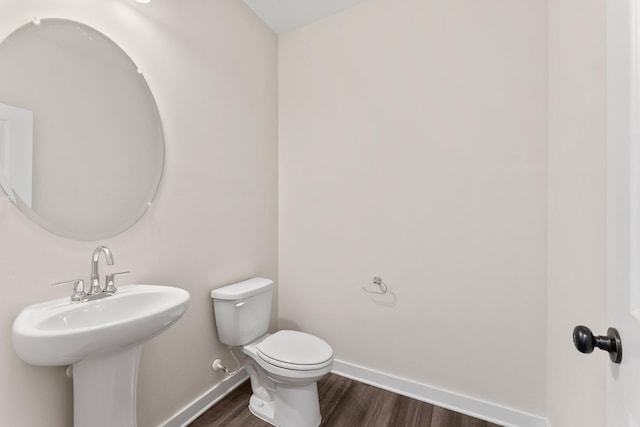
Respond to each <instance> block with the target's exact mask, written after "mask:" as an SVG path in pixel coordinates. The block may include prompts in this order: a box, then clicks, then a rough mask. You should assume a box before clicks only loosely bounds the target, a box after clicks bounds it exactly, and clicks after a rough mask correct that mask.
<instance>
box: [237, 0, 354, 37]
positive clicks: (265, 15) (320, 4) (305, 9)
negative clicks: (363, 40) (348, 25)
mask: <svg viewBox="0 0 640 427" xmlns="http://www.w3.org/2000/svg"><path fill="white" fill-rule="evenodd" d="M243 1H244V2H245V3H246V4H247V6H249V7H250V8H251V9H252V10H253V11H254V12H255V13H256V15H258V16H259V17H260V19H262V20H263V21H264V23H265V24H267V25H268V26H269V28H271V29H272V30H273V31H274V32H275V33H277V34H280V33H286V32H287V31H291V30H294V29H296V28H299V27H302V26H305V25H307V24H310V23H312V22H314V21H317V20H319V19H322V18H324V17H327V16H329V15H333V14H334V13H338V12H340V11H342V10H345V9H348V8H350V7H352V6H354V5H356V4H358V3H362V2H363V1H365V0H243Z"/></svg>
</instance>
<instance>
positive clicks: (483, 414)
mask: <svg viewBox="0 0 640 427" xmlns="http://www.w3.org/2000/svg"><path fill="white" fill-rule="evenodd" d="M331 372H333V373H334V374H336V375H340V376H343V377H347V378H351V379H353V380H355V381H359V382H362V383H365V384H369V385H372V386H375V387H378V388H381V389H384V390H388V391H392V392H394V393H397V394H401V395H403V396H407V397H411V398H413V399H417V400H420V401H423V402H427V403H431V404H433V405H437V406H440V407H443V408H447V409H451V410H452V411H456V412H460V413H462V414H465V415H469V416H472V417H475V418H479V419H481V420H485V421H489V422H492V423H495V424H500V425H503V426H505V427H549V425H548V422H547V420H546V419H545V418H542V417H539V416H537V415H532V414H528V413H525V412H521V411H517V410H514V409H510V408H506V407H504V406H500V405H495V404H493V403H488V402H484V401H481V400H478V399H473V398H470V397H467V396H462V395H460V394H456V393H452V392H449V391H446V390H440V389H437V388H434V387H430V386H428V385H424V384H419V383H416V382H413V381H410V380H407V379H404V378H398V377H394V376H392V375H388V374H384V373H382V372H377V371H374V370H371V369H368V368H364V367H362V366H357V365H353V364H350V363H347V362H343V361H340V360H334V362H333V370H332V371H331Z"/></svg>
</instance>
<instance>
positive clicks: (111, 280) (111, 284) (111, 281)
mask: <svg viewBox="0 0 640 427" xmlns="http://www.w3.org/2000/svg"><path fill="white" fill-rule="evenodd" d="M129 273H131V272H130V271H121V272H119V273H111V274H107V277H106V282H107V284H106V285H105V288H104V291H105V292H106V293H108V294H115V293H116V292H118V289H117V288H116V283H115V276H119V275H121V274H129Z"/></svg>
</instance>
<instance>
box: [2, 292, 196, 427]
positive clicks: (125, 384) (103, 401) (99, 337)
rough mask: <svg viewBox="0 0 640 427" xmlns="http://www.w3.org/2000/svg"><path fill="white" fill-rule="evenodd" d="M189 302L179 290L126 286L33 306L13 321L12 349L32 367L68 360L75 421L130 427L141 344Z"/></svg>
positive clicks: (88, 426) (79, 426)
mask: <svg viewBox="0 0 640 427" xmlns="http://www.w3.org/2000/svg"><path fill="white" fill-rule="evenodd" d="M189 300H190V296H189V293H188V292H187V291H185V290H184V289H180V288H174V287H171V286H156V285H128V286H122V287H119V288H118V292H117V293H116V294H115V295H112V296H109V297H106V298H102V299H96V300H93V301H87V302H81V303H76V304H71V302H70V299H69V297H65V298H59V299H55V300H52V301H49V302H45V303H41V304H35V305H31V306H29V307H26V308H25V309H23V310H22V311H21V312H20V313H19V314H18V317H16V319H15V321H14V322H13V330H12V340H13V348H14V350H15V351H16V353H17V354H18V356H20V358H21V359H22V360H24V361H25V362H27V363H30V364H32V365H39V366H60V365H73V395H74V426H75V427H135V426H136V387H137V378H138V364H139V360H140V352H141V349H142V343H143V342H144V341H147V340H148V339H150V338H152V337H154V336H156V335H158V334H160V333H162V332H163V331H165V330H166V329H167V328H169V327H170V326H171V325H173V324H174V323H175V322H177V321H178V319H180V317H182V315H183V314H184V313H185V311H186V310H187V307H188V306H189ZM96 396H98V397H99V398H96Z"/></svg>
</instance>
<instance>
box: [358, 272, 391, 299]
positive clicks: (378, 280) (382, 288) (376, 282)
mask: <svg viewBox="0 0 640 427" xmlns="http://www.w3.org/2000/svg"><path fill="white" fill-rule="evenodd" d="M373 284H374V285H376V286H377V287H378V288H379V289H380V290H369V289H367V288H365V287H364V286H363V287H362V290H363V291H365V292H366V293H368V294H377V295H386V294H387V292H388V291H389V288H388V287H387V284H386V283H384V282H383V281H382V277H380V276H373Z"/></svg>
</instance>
